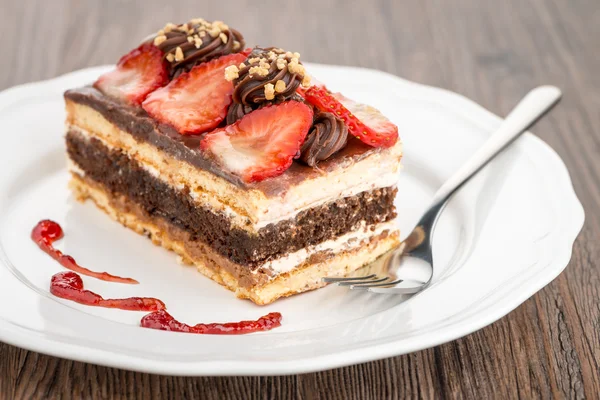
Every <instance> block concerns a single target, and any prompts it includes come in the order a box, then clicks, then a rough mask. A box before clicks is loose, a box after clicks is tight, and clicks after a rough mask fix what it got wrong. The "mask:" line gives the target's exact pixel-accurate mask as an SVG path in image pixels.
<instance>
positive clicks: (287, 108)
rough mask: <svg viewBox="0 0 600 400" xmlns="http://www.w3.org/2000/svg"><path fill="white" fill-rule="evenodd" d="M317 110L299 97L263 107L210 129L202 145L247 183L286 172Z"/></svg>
mask: <svg viewBox="0 0 600 400" xmlns="http://www.w3.org/2000/svg"><path fill="white" fill-rule="evenodd" d="M312 119H313V112H312V110H311V108H310V107H309V106H307V105H306V104H303V103H300V102H297V101H293V100H292V101H287V102H284V103H281V104H278V105H272V106H268V107H264V108H261V109H259V110H256V111H253V112H251V113H249V114H246V115H245V116H244V117H242V119H240V120H238V121H237V122H235V123H234V124H232V125H228V126H226V127H224V128H222V129H217V130H215V131H213V132H210V133H208V134H207V135H206V136H205V137H204V139H203V140H202V142H201V143H200V147H201V148H202V149H203V150H206V151H208V152H210V153H211V154H212V155H213V156H214V157H215V158H216V159H217V161H218V162H219V163H220V164H221V165H223V167H225V168H226V169H227V170H229V171H230V172H232V173H234V174H236V175H238V176H240V177H241V178H242V180H244V181H245V182H247V183H250V182H258V181H262V180H264V179H266V178H270V177H274V176H278V175H281V174H283V173H284V172H285V171H286V170H287V169H288V168H289V167H290V165H291V164H292V161H293V159H294V157H295V156H296V155H297V154H298V152H299V150H300V146H301V145H302V143H303V142H304V139H305V137H306V134H307V133H308V130H309V129H310V127H311V125H312Z"/></svg>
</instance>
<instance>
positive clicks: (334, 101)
mask: <svg viewBox="0 0 600 400" xmlns="http://www.w3.org/2000/svg"><path fill="white" fill-rule="evenodd" d="M304 97H305V98H306V100H307V101H308V102H309V103H311V104H312V105H314V106H315V107H317V108H318V109H319V110H321V111H329V112H332V113H334V114H335V115H337V116H338V118H340V119H342V120H343V121H344V122H345V123H346V125H347V126H348V130H349V131H350V133H351V134H352V135H354V136H356V138H358V139H359V140H361V141H362V142H363V143H366V144H368V145H370V146H373V147H391V146H393V145H394V144H395V143H396V141H397V140H398V127H397V126H396V125H394V124H393V123H392V122H390V120H388V119H387V118H386V117H385V116H384V115H383V114H381V113H380V112H379V110H377V109H375V108H373V107H371V106H367V105H365V104H360V103H356V102H354V101H352V100H350V99H348V98H346V97H344V96H342V95H341V94H339V93H336V94H331V93H329V92H328V91H327V89H326V88H325V87H324V86H323V87H319V86H311V87H310V88H309V89H308V90H307V91H306V93H305V95H304Z"/></svg>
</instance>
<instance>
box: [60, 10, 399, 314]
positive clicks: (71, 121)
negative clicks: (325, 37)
mask: <svg viewBox="0 0 600 400" xmlns="http://www.w3.org/2000/svg"><path fill="white" fill-rule="evenodd" d="M299 57H300V55H299V54H298V53H290V52H286V51H283V50H282V49H278V48H267V49H262V48H255V49H254V50H252V51H250V50H245V49H244V40H243V37H242V35H241V34H240V33H239V32H237V31H235V30H234V29H231V28H229V27H228V26H227V25H226V24H224V23H222V22H219V21H216V22H212V23H211V22H207V21H205V20H202V19H194V20H192V21H190V22H188V23H186V24H182V25H173V24H168V25H166V26H165V27H164V28H163V29H162V30H160V31H159V32H158V33H157V34H156V36H155V37H154V38H153V39H150V40H149V41H147V42H145V43H143V44H142V45H141V46H140V47H138V48H137V49H135V50H133V51H132V52H130V53H129V54H127V55H126V56H124V57H123V58H122V59H121V60H120V61H119V63H118V64H117V66H116V68H115V69H114V70H113V71H111V72H108V73H107V74H104V75H103V76H101V77H99V78H98V80H97V81H96V82H95V83H94V85H93V86H87V87H83V88H78V89H73V90H68V91H67V92H65V102H66V111H67V120H66V144H67V153H68V157H69V170H70V173H71V177H72V178H71V183H70V187H71V189H72V190H73V192H74V194H75V196H76V198H77V199H79V200H86V199H91V200H93V202H94V203H95V204H96V205H97V206H98V207H99V208H100V209H102V210H103V211H105V212H106V213H107V214H108V215H110V216H111V217H112V218H114V219H115V220H117V221H119V222H120V223H122V224H123V225H125V226H126V227H128V228H130V229H132V230H134V231H136V232H138V233H140V234H144V235H146V236H148V237H149V238H150V239H152V241H153V242H154V243H155V244H158V245H161V246H163V247H165V248H167V249H170V250H173V251H174V252H176V253H177V254H178V255H179V256H180V260H181V261H182V262H184V263H186V264H190V265H194V266H196V267H197V269H198V270H199V271H200V272H201V273H203V274H204V275H206V276H208V277H209V278H211V279H213V280H214V281H216V282H218V283H220V284H222V285H223V286H225V287H227V288H228V289H230V290H231V291H233V292H234V293H235V294H236V296H237V297H240V298H247V299H250V300H252V301H253V302H255V303H256V304H268V303H271V302H273V301H274V300H276V299H278V298H280V297H285V296H290V295H293V294H296V293H301V292H305V291H308V290H312V289H316V288H319V287H322V286H324V283H323V282H322V281H321V278H322V277H324V276H344V275H347V274H349V273H352V272H353V271H355V270H357V269H358V268H360V267H362V266H364V265H366V264H369V263H371V262H372V261H374V260H375V259H376V258H377V257H379V256H380V255H382V254H383V253H385V252H386V251H388V250H390V249H392V248H394V247H395V246H397V245H398V244H399V232H398V230H397V223H396V211H395V209H394V199H395V196H396V191H397V190H396V182H397V180H398V173H399V170H400V159H401V156H402V148H401V143H400V141H399V140H398V133H397V128H396V127H395V126H394V125H393V124H392V123H390V122H389V121H388V120H387V119H386V118H385V117H384V116H382V115H381V114H380V113H379V112H378V111H377V110H375V109H373V108H371V107H368V106H364V105H361V104H358V103H355V102H352V101H351V100H349V99H347V98H345V97H344V96H342V95H340V94H333V93H331V92H329V91H328V90H327V89H326V88H325V87H324V86H322V85H320V86H316V85H314V86H310V82H309V80H310V78H309V75H308V73H307V72H306V71H305V69H304V66H303V65H302V63H301V62H300V60H299ZM165 268H168V267H167V266H165Z"/></svg>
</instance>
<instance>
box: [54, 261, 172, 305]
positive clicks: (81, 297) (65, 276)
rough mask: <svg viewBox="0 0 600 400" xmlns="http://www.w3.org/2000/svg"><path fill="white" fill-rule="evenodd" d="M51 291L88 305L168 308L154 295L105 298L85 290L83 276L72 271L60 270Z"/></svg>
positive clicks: (56, 294) (61, 296) (64, 297)
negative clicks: (153, 296)
mask: <svg viewBox="0 0 600 400" xmlns="http://www.w3.org/2000/svg"><path fill="white" fill-rule="evenodd" d="M50 293H52V294H53V295H55V296H56V297H60V298H63V299H66V300H72V301H74V302H76V303H80V304H85V305H87V306H96V307H106V308H118V309H121V310H129V311H158V310H164V309H165V308H166V306H165V303H163V302H162V301H160V300H158V299H155V298H152V297H129V298H126V299H105V298H103V297H102V296H100V295H99V294H96V293H94V292H91V291H89V290H84V288H83V280H82V279H81V276H79V275H78V274H76V273H75V272H71V271H64V272H59V273H58V274H55V275H53V276H52V280H51V281H50Z"/></svg>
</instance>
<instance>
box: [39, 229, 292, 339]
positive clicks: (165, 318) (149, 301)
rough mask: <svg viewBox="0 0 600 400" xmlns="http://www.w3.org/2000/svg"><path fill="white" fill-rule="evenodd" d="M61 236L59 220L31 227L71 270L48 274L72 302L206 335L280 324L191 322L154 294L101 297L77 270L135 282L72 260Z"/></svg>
mask: <svg viewBox="0 0 600 400" xmlns="http://www.w3.org/2000/svg"><path fill="white" fill-rule="evenodd" d="M63 236H64V234H63V230H62V228H61V227H60V225H59V224H57V223H56V222H54V221H51V220H49V219H45V220H42V221H40V222H38V224H37V225H36V226H35V228H33V231H31V239H33V241H34V242H35V243H37V245H38V246H39V247H40V249H42V250H43V251H44V252H46V253H47V254H49V255H50V256H51V257H52V258H54V259H55V260H56V261H58V262H59V263H60V264H61V265H62V266H63V267H65V268H67V269H70V270H71V271H64V272H59V273H58V274H55V275H53V276H52V279H51V281H50V293H52V294H53V295H55V296H56V297H60V298H63V299H66V300H71V301H74V302H76V303H80V304H84V305H88V306H95V307H106V308H118V309H121V310H129V311H152V312H151V313H150V314H148V315H146V316H144V317H143V318H142V321H141V326H142V327H144V328H150V329H158V330H162V331H171V332H187V333H197V334H210V335H242V334H246V333H253V332H260V331H268V330H271V329H273V328H277V327H278V326H281V314H280V313H278V312H272V313H269V314H267V315H265V316H263V317H260V318H259V319H257V320H256V321H241V322H226V323H210V324H197V325H194V326H191V325H187V324H184V323H183V322H179V321H177V320H176V319H175V318H173V316H172V315H171V314H169V313H168V312H167V311H166V308H167V307H166V306H165V303H163V302H162V301H161V300H159V299H156V298H154V297H129V298H125V299H105V298H103V297H102V296H100V295H99V294H97V293H94V292H92V291H90V290H85V289H84V288H83V280H82V279H81V276H79V274H78V273H80V274H82V275H87V276H91V277H93V278H97V279H101V280H103V281H109V282H117V283H139V282H138V281H136V280H135V279H132V278H122V277H119V276H115V275H111V274H109V273H107V272H94V271H90V270H89V269H87V268H84V267H82V266H81V265H79V264H77V262H75V259H74V258H73V257H71V256H69V255H66V254H63V253H62V252H61V251H60V250H58V249H55V248H54V246H53V245H52V244H53V243H54V242H55V241H57V240H59V239H61V238H62V237H63Z"/></svg>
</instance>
